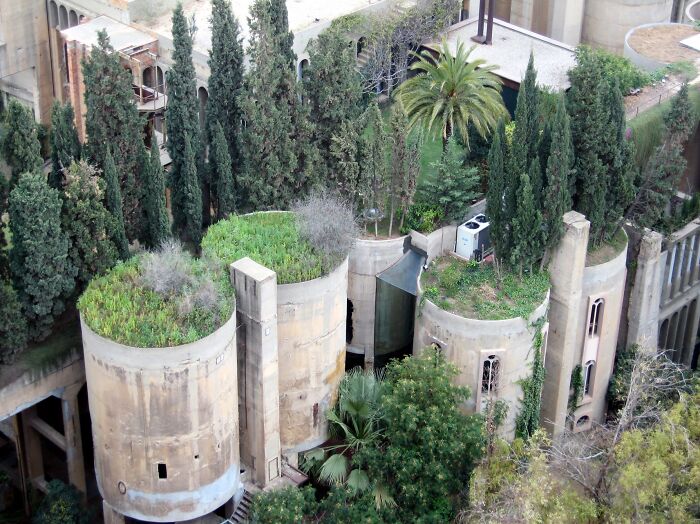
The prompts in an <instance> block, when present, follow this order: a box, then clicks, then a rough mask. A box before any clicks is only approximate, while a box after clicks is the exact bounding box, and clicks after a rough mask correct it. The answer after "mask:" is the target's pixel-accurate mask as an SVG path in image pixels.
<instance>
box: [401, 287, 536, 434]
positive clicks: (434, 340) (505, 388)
mask: <svg viewBox="0 0 700 524" xmlns="http://www.w3.org/2000/svg"><path fill="white" fill-rule="evenodd" d="M548 306H549V295H547V297H546V298H545V300H544V301H543V302H542V304H541V305H540V306H538V307H537V309H536V310H535V311H533V313H532V314H531V315H530V317H529V318H528V319H527V320H526V319H524V318H520V317H518V318H511V319H507V320H477V319H471V318H464V317H461V316H459V315H456V314H454V313H450V312H448V311H445V310H443V309H441V308H439V307H438V306H437V305H435V304H434V303H433V302H431V301H430V300H427V299H424V300H422V305H419V306H418V309H419V311H418V314H417V315H418V316H417V318H416V327H415V335H414V340H413V352H414V354H418V353H420V351H421V350H422V349H423V348H424V347H426V346H428V345H430V344H437V345H438V346H439V347H440V348H441V350H442V352H443V353H444V354H445V356H446V358H447V359H448V360H449V361H450V362H452V363H453V364H454V365H456V366H457V368H458V369H459V376H458V377H457V384H458V385H460V386H467V387H468V388H469V390H470V391H471V396H470V397H469V400H468V401H467V402H466V404H465V405H464V406H463V407H464V409H465V411H467V412H469V413H474V412H480V411H482V407H483V404H484V403H485V400H486V398H485V396H483V398H482V370H483V366H484V361H485V360H486V359H488V357H489V356H491V355H496V356H497V357H498V359H499V361H500V377H499V379H498V384H499V385H498V393H497V395H496V398H497V399H498V400H503V401H505V402H506V403H507V404H508V408H509V409H508V415H507V417H506V420H505V421H504V423H503V425H502V426H501V428H500V431H501V433H502V434H503V435H504V436H505V437H508V438H512V437H513V436H514V434H515V418H516V417H517V415H518V413H519V412H520V408H521V404H520V401H521V400H522V396H523V392H522V387H521V386H520V383H519V381H520V380H522V379H525V378H528V377H529V376H531V375H532V361H533V358H534V353H535V352H534V349H533V339H534V336H535V332H534V329H533V327H532V325H533V324H534V323H535V322H537V321H538V320H540V319H542V318H543V317H545V315H546V314H547V307H548ZM543 350H546V348H543Z"/></svg>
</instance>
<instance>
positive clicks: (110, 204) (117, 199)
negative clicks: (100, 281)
mask: <svg viewBox="0 0 700 524" xmlns="http://www.w3.org/2000/svg"><path fill="white" fill-rule="evenodd" d="M104 165H105V168H104V179H105V207H106V208H107V211H109V212H110V214H111V215H112V218H111V219H110V224H109V232H110V238H111V239H112V242H113V243H114V245H115V246H116V248H117V253H118V254H119V258H120V259H121V260H127V259H128V258H129V257H130V256H131V255H130V254H129V241H128V239H127V238H126V231H125V229H124V213H123V211H122V209H123V207H122V206H123V205H122V192H121V188H120V187H119V177H118V176H117V167H116V165H115V164H114V160H112V153H111V151H110V150H109V149H107V156H106V158H105V162H104Z"/></svg>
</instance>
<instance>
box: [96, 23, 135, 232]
mask: <svg viewBox="0 0 700 524" xmlns="http://www.w3.org/2000/svg"><path fill="white" fill-rule="evenodd" d="M83 77H84V80H85V105H86V108H87V116H86V118H85V130H86V133H87V144H86V146H85V151H84V153H85V157H86V159H87V160H89V161H90V163H91V164H93V165H95V166H97V167H99V168H101V169H102V170H103V171H104V170H105V168H106V165H105V164H106V159H107V151H108V150H109V151H110V152H111V154H112V160H113V161H114V163H115V166H116V173H117V175H118V177H119V178H118V180H119V187H120V190H121V195H122V198H123V202H122V207H123V217H124V218H123V220H124V229H125V231H126V236H127V238H128V239H129V240H136V239H140V240H142V239H143V238H144V228H143V225H144V223H145V220H144V212H143V207H142V206H141V200H142V196H143V187H142V181H141V179H140V175H141V165H140V160H141V149H142V148H143V138H144V137H143V129H144V121H143V119H142V118H141V116H140V115H139V113H138V109H137V108H136V104H134V92H133V89H132V85H131V83H132V77H131V74H130V73H129V71H127V70H126V69H125V68H124V67H123V66H122V64H121V60H120V58H119V54H118V53H116V52H115V51H114V48H113V47H112V45H111V44H110V42H109V37H108V36H107V33H106V32H105V31H100V32H99V33H98V43H97V46H95V47H93V48H92V51H91V52H90V56H89V57H88V58H87V59H86V60H85V61H84V62H83Z"/></svg>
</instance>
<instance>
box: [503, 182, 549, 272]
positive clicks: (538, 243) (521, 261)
mask: <svg viewBox="0 0 700 524" xmlns="http://www.w3.org/2000/svg"><path fill="white" fill-rule="evenodd" d="M541 256H542V214H541V213H540V211H539V209H537V207H535V199H534V197H533V194H532V185H531V184H530V177H529V176H528V175H527V173H523V174H522V175H520V184H519V191H518V206H517V208H516V213H515V216H514V217H513V249H512V251H511V253H510V259H511V264H512V265H513V266H514V267H518V268H519V270H520V273H521V275H522V272H523V269H526V270H532V267H533V265H534V264H535V262H537V261H538V260H539V259H540V257H541Z"/></svg>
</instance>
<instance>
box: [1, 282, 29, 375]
mask: <svg viewBox="0 0 700 524" xmlns="http://www.w3.org/2000/svg"><path fill="white" fill-rule="evenodd" d="M26 346H27V321H26V320H25V319H24V316H22V307H21V305H20V303H19V300H18V298H17V293H16V291H15V289H14V288H13V287H12V283H11V282H10V281H9V280H7V279H4V278H3V279H1V280H0V364H12V363H13V362H14V361H15V359H16V358H17V355H18V354H19V353H20V352H21V351H22V350H23V349H24V348H25V347H26Z"/></svg>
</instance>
